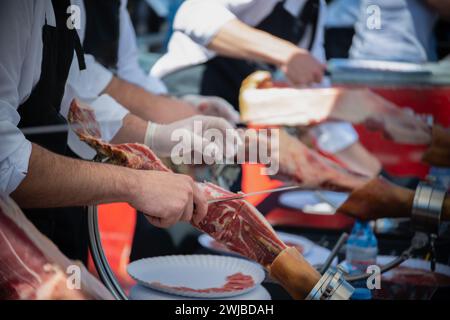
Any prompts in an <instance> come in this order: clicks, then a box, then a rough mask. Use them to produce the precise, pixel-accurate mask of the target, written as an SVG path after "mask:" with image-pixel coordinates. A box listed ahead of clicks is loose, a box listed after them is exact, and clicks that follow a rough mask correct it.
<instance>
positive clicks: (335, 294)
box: [306, 266, 355, 300]
mask: <svg viewBox="0 0 450 320" xmlns="http://www.w3.org/2000/svg"><path fill="white" fill-rule="evenodd" d="M354 290H355V289H354V288H353V287H352V286H351V285H350V284H349V283H348V282H347V281H345V279H344V270H343V269H341V267H340V266H338V267H337V268H334V267H332V268H329V269H328V270H327V271H326V272H325V274H324V275H323V276H322V277H321V278H320V280H319V282H317V284H316V285H315V286H314V288H313V289H312V290H311V292H310V293H309V294H308V296H307V297H306V300H348V299H350V297H351V295H352V294H353V291H354Z"/></svg>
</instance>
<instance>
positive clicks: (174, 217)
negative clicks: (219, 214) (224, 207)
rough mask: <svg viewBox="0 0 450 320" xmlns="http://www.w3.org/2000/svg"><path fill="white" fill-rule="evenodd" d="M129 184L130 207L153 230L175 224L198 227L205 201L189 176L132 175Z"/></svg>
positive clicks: (140, 173)
mask: <svg viewBox="0 0 450 320" xmlns="http://www.w3.org/2000/svg"><path fill="white" fill-rule="evenodd" d="M129 181H130V182H129V185H130V188H129V190H130V192H129V202H130V204H131V205H132V206H133V207H134V208H135V209H137V210H139V211H142V212H143V213H144V214H145V215H146V217H147V218H148V220H149V221H150V223H151V224H153V225H154V226H156V227H159V228H168V227H170V226H172V225H174V224H175V223H177V222H178V221H187V222H190V221H193V222H194V223H199V222H200V221H201V220H202V219H203V218H204V217H205V216H206V213H207V211H208V203H207V201H206V198H205V196H204V195H203V193H202V192H201V190H200V189H199V188H198V187H197V185H196V183H195V182H194V180H192V178H190V177H189V176H186V175H180V174H174V173H168V172H158V171H134V174H132V175H130V180H129Z"/></svg>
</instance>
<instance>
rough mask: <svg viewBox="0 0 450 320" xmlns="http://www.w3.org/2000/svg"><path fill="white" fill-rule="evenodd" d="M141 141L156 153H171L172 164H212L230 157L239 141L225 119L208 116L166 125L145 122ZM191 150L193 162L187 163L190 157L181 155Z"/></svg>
mask: <svg viewBox="0 0 450 320" xmlns="http://www.w3.org/2000/svg"><path fill="white" fill-rule="evenodd" d="M144 143H145V144H146V145H147V146H148V147H150V149H152V150H153V151H154V152H155V153H156V154H157V155H158V156H161V157H171V158H172V161H173V162H174V163H175V164H181V163H184V164H203V163H206V164H213V163H217V162H218V161H220V160H223V159H232V158H234V156H235V155H236V154H237V150H239V148H241V146H242V144H243V143H242V140H241V138H240V136H239V133H238V132H237V131H236V129H234V127H233V126H232V125H231V124H230V123H229V122H228V121H226V120H224V119H222V118H218V117H209V116H194V117H191V118H187V119H183V120H180V121H177V122H173V123H170V124H166V125H160V124H156V123H153V122H149V124H148V127H147V132H146V135H145V142H144ZM192 153H193V154H194V160H195V162H194V161H191V162H190V163H187V161H189V160H192V157H185V156H186V155H190V156H191V155H192ZM199 156H202V157H199ZM180 158H182V159H183V162H180V160H179V159H180ZM198 159H200V160H201V162H200V163H198V161H199V160H198Z"/></svg>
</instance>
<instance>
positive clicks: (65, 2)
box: [52, 0, 86, 70]
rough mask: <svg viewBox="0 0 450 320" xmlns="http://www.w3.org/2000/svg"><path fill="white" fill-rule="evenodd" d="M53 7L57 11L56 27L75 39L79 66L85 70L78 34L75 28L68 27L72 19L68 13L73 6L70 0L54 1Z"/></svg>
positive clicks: (74, 43)
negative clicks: (69, 20) (68, 22)
mask: <svg viewBox="0 0 450 320" xmlns="http://www.w3.org/2000/svg"><path fill="white" fill-rule="evenodd" d="M52 5H53V10H54V11H55V19H56V27H57V28H58V30H61V31H62V30H65V31H67V32H68V33H70V35H71V36H72V39H73V46H74V50H75V53H76V54H77V60H78V66H79V68H80V70H85V69H86V61H85V60H84V50H83V46H82V45H81V40H80V37H79V36H78V32H77V30H76V29H75V28H73V29H70V28H69V27H68V26H67V21H68V19H69V18H70V12H68V8H69V7H70V5H71V3H70V0H52Z"/></svg>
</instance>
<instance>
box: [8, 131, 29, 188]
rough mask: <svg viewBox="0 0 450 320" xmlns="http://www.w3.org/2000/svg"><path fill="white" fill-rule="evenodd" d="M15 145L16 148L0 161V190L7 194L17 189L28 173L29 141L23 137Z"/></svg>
mask: <svg viewBox="0 0 450 320" xmlns="http://www.w3.org/2000/svg"><path fill="white" fill-rule="evenodd" d="M22 137H23V136H22ZM16 146H17V148H16V150H15V151H14V152H13V153H11V154H10V155H9V156H8V158H6V159H4V160H2V161H1V162H0V192H1V193H4V194H7V195H10V194H11V193H12V192H13V191H14V190H16V189H17V187H18V186H19V185H20V184H21V183H22V181H23V179H25V177H26V175H27V173H28V165H29V162H30V156H31V149H32V146H31V142H30V141H28V140H26V139H25V137H23V140H22V142H20V143H19V144H18V145H16Z"/></svg>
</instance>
